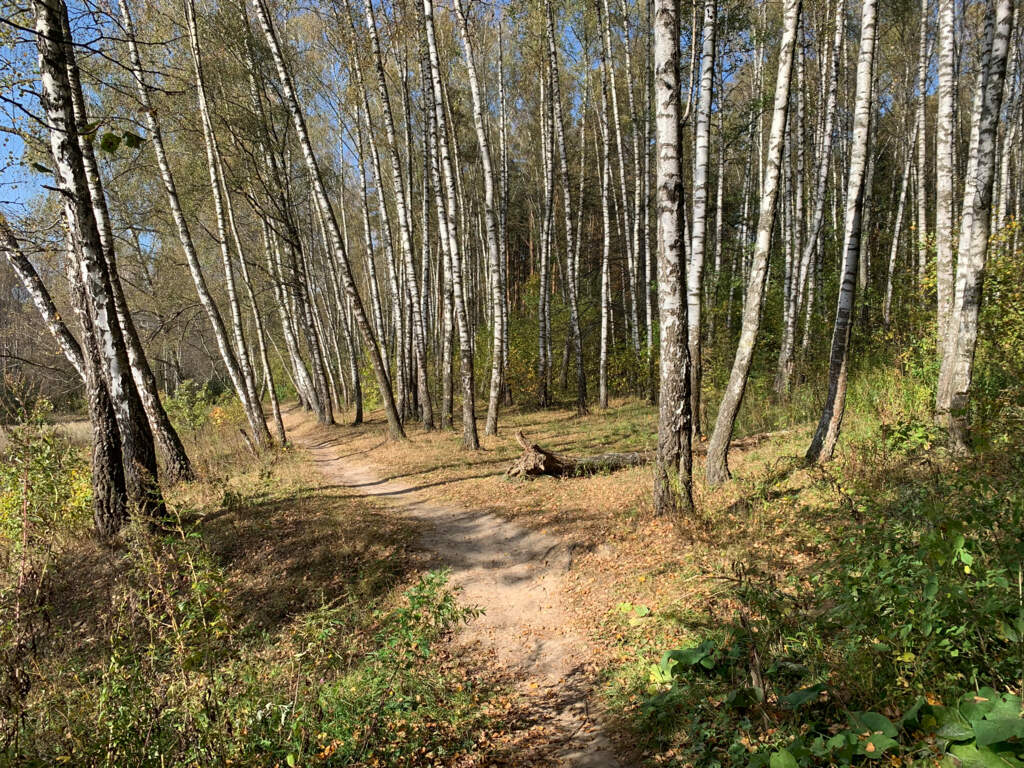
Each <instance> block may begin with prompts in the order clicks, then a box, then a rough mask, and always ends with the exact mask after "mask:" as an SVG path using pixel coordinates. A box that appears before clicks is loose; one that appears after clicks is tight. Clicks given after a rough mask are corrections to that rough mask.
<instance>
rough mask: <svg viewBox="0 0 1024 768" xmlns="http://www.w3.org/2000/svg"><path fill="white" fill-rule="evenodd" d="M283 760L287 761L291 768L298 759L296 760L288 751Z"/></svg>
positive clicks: (293, 767)
mask: <svg viewBox="0 0 1024 768" xmlns="http://www.w3.org/2000/svg"><path fill="white" fill-rule="evenodd" d="M284 761H285V762H286V763H288V765H290V766H291V768H295V764H296V763H297V762H298V761H297V760H296V759H295V755H294V754H293V753H291V752H289V753H288V757H286V758H285V759H284Z"/></svg>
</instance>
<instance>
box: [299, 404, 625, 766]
mask: <svg viewBox="0 0 1024 768" xmlns="http://www.w3.org/2000/svg"><path fill="white" fill-rule="evenodd" d="M285 425H286V427H287V429H288V432H289V436H290V437H291V439H292V441H293V442H294V443H295V444H296V445H297V446H299V447H301V448H303V449H305V450H306V451H307V452H308V454H309V456H310V459H311V461H312V462H313V464H314V466H315V467H316V468H317V469H318V471H319V472H320V473H321V474H322V475H323V476H324V478H325V479H326V480H327V481H328V483H333V484H337V485H340V486H343V487H345V488H346V489H350V490H356V491H359V492H360V493H363V494H365V495H366V496H367V497H370V498H372V499H374V500H376V501H378V502H380V503H381V504H382V506H384V507H385V508H387V509H390V510H393V511H394V512H396V513H397V514H399V515H401V517H402V518H403V519H404V520H411V521H413V522H414V523H416V524H417V527H419V528H420V531H421V532H420V534H419V543H420V545H421V546H422V547H423V548H424V549H425V550H426V551H427V552H428V553H429V556H430V558H431V560H432V565H434V566H437V567H442V566H443V567H447V568H449V569H450V571H451V580H452V583H453V584H454V585H455V586H457V587H458V588H460V589H461V594H462V599H463V601H464V602H465V603H466V604H468V605H472V606H476V607H478V608H480V609H482V611H483V613H482V615H481V616H480V617H478V618H477V619H475V620H474V621H472V622H471V623H470V624H469V625H468V626H467V627H466V628H465V630H464V631H463V632H462V633H461V634H460V635H459V637H458V638H457V641H456V642H457V644H458V646H459V649H460V650H461V651H462V652H464V653H466V654H470V655H474V656H476V658H477V661H478V662H479V661H480V660H481V659H482V658H483V657H488V658H490V659H493V662H494V663H495V664H497V665H499V666H500V667H503V668H505V669H507V670H510V671H511V673H512V675H513V676H514V679H516V680H517V681H518V685H517V688H518V690H519V692H520V694H521V696H522V697H523V704H524V706H525V708H526V710H527V711H528V712H529V713H530V719H531V720H532V721H533V723H535V725H534V728H535V729H537V730H539V731H542V732H544V733H545V734H546V737H547V738H546V739H544V743H545V747H543V748H542V749H540V750H539V751H538V752H537V753H536V754H532V755H530V756H528V757H524V761H523V762H519V763H517V764H518V765H545V764H551V763H554V764H558V765H565V766H580V767H587V768H606V767H607V768H613V767H615V766H621V765H624V763H623V762H621V761H620V760H619V759H618V758H617V757H616V755H615V753H614V750H613V747H612V744H611V742H610V740H609V738H608V736H607V734H606V729H605V727H604V725H603V723H602V718H601V715H600V713H599V712H598V711H597V703H596V696H595V695H594V693H593V691H594V679H595V674H596V668H595V666H594V663H593V659H594V649H593V648H591V646H590V644H589V643H588V642H587V640H586V639H585V638H584V637H583V636H581V635H580V634H578V633H577V632H576V631H575V629H574V628H573V626H572V622H571V621H570V611H569V609H568V607H567V605H566V596H565V587H566V580H567V579H566V575H567V574H568V573H569V571H570V569H571V568H572V565H573V558H574V555H577V554H578V553H577V552H576V548H575V547H574V546H573V545H571V544H569V545H566V544H564V543H563V542H562V541H561V540H560V539H557V538H554V537H553V536H551V535H548V534H546V533H543V532H540V531H537V530H530V529H528V528H525V527H523V526H521V525H519V524H517V523H515V522H513V521H510V520H507V519H505V518H502V517H500V516H498V515H495V514H492V513H489V512H486V511H482V510H479V509H471V508H467V507H465V506H462V505H460V504H458V503H456V502H452V501H448V500H445V501H443V502H441V501H438V500H437V498H436V494H432V493H431V491H430V488H429V486H427V487H417V486H415V485H410V484H408V483H406V482H403V481H402V480H397V479H391V480H387V479H384V478H382V477H381V476H379V475H378V474H377V472H375V471H374V470H373V469H372V468H371V467H370V466H369V465H368V464H367V463H366V462H365V460H364V458H363V456H362V452H361V451H357V452H353V451H351V450H350V449H347V448H346V443H345V442H344V441H343V439H342V437H341V436H340V435H339V434H338V433H337V432H332V431H331V430H327V429H322V428H318V427H317V426H316V425H315V424H314V423H313V421H312V419H311V418H310V417H309V416H308V415H306V414H304V413H303V412H302V411H300V410H299V409H297V408H293V409H291V410H290V411H288V412H287V414H286V415H285ZM484 666H486V663H485V664H484Z"/></svg>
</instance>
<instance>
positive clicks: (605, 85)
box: [597, 0, 612, 408]
mask: <svg viewBox="0 0 1024 768" xmlns="http://www.w3.org/2000/svg"><path fill="white" fill-rule="evenodd" d="M605 10H606V11H607V0H605ZM608 24H609V22H608V21H607V19H606V21H605V26H606V29H607V26H608ZM605 36H606V38H607V37H608V33H607V31H606V33H605ZM610 49H611V45H610V43H608V42H606V44H605V47H604V49H603V51H602V53H601V102H600V104H598V118H599V119H598V124H599V125H600V130H601V346H600V349H599V351H598V363H597V404H598V407H600V408H607V407H608V344H609V324H610V320H611V317H610V316H611V264H610V263H609V262H610V261H611V247H612V231H611V229H612V221H611V199H610V196H611V195H610V189H609V187H610V186H611V175H612V160H611V154H612V146H611V128H610V127H609V125H608V107H609V103H608V102H609V96H608V91H609V81H610V80H611V72H610V68H611V61H610V58H609V51H610Z"/></svg>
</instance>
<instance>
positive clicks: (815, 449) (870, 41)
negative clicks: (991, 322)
mask: <svg viewBox="0 0 1024 768" xmlns="http://www.w3.org/2000/svg"><path fill="white" fill-rule="evenodd" d="M875 2H876V0H864V2H863V5H862V11H861V27H860V53H859V54H858V58H857V94H856V100H855V104H854V113H853V141H852V144H851V147H850V178H849V181H848V183H847V188H846V224H845V233H844V236H843V252H844V258H843V271H842V283H841V285H840V288H839V301H838V306H837V307H836V322H835V327H834V329H833V331H832V351H831V353H830V355H829V370H828V395H827V396H826V398H825V407H824V409H823V410H822V414H821V420H820V421H819V422H818V429H817V430H816V431H815V433H814V437H813V439H812V440H811V445H810V447H809V448H808V449H807V461H809V462H816V461H828V460H829V459H831V458H832V454H833V452H834V451H835V447H836V441H837V440H838V439H839V429H840V427H841V426H842V423H843V414H844V412H845V410H846V385H847V378H848V374H849V357H850V332H851V330H852V328H853V312H854V304H855V300H856V296H857V278H858V272H859V269H858V267H859V263H860V260H861V217H862V214H863V211H864V205H865V200H864V196H865V194H864V193H865V190H866V188H867V178H866V177H867V175H868V174H867V172H866V171H867V164H868V152H869V147H870V138H871V137H870V134H871V93H872V75H873V72H874V56H875Z"/></svg>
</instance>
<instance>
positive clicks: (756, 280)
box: [707, 0, 801, 485]
mask: <svg viewBox="0 0 1024 768" xmlns="http://www.w3.org/2000/svg"><path fill="white" fill-rule="evenodd" d="M800 7H801V0H786V5H785V14H784V17H783V29H782V40H781V41H780V43H779V70H778V74H777V75H776V81H775V100H774V106H773V108H772V123H771V130H770V132H769V138H768V149H767V152H766V158H765V160H766V164H765V169H764V178H763V182H762V193H761V206H760V212H759V214H758V221H757V239H756V242H755V245H754V253H753V257H752V262H751V271H750V279H749V281H748V283H747V293H746V300H745V303H744V306H743V325H742V329H741V331H740V339H739V344H738V346H737V348H736V356H735V358H734V360H733V364H732V370H731V372H730V374H729V383H728V385H727V386H726V390H725V394H724V395H723V396H722V402H721V404H720V405H719V407H718V416H717V417H716V419H715V428H714V431H713V432H712V433H711V440H710V442H709V443H708V459H707V481H708V483H709V484H711V485H717V484H719V483H723V482H725V481H726V480H728V479H729V466H728V453H729V441H730V440H731V439H732V431H733V427H734V425H735V423H736V415H737V414H738V413H739V409H740V405H741V403H742V402H743V393H744V390H745V389H746V386H747V377H748V375H749V373H750V362H751V358H752V357H753V354H754V342H755V341H756V340H757V333H758V330H759V329H760V326H761V307H762V304H763V302H764V290H765V283H766V281H767V278H768V257H769V253H770V250H771V241H772V230H773V229H774V227H775V217H776V213H777V209H778V197H779V177H780V170H781V166H782V148H783V140H784V134H785V128H786V115H787V112H788V109H789V86H790V80H791V74H792V71H793V49H794V47H795V45H796V31H797V26H798V23H799V19H800Z"/></svg>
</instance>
